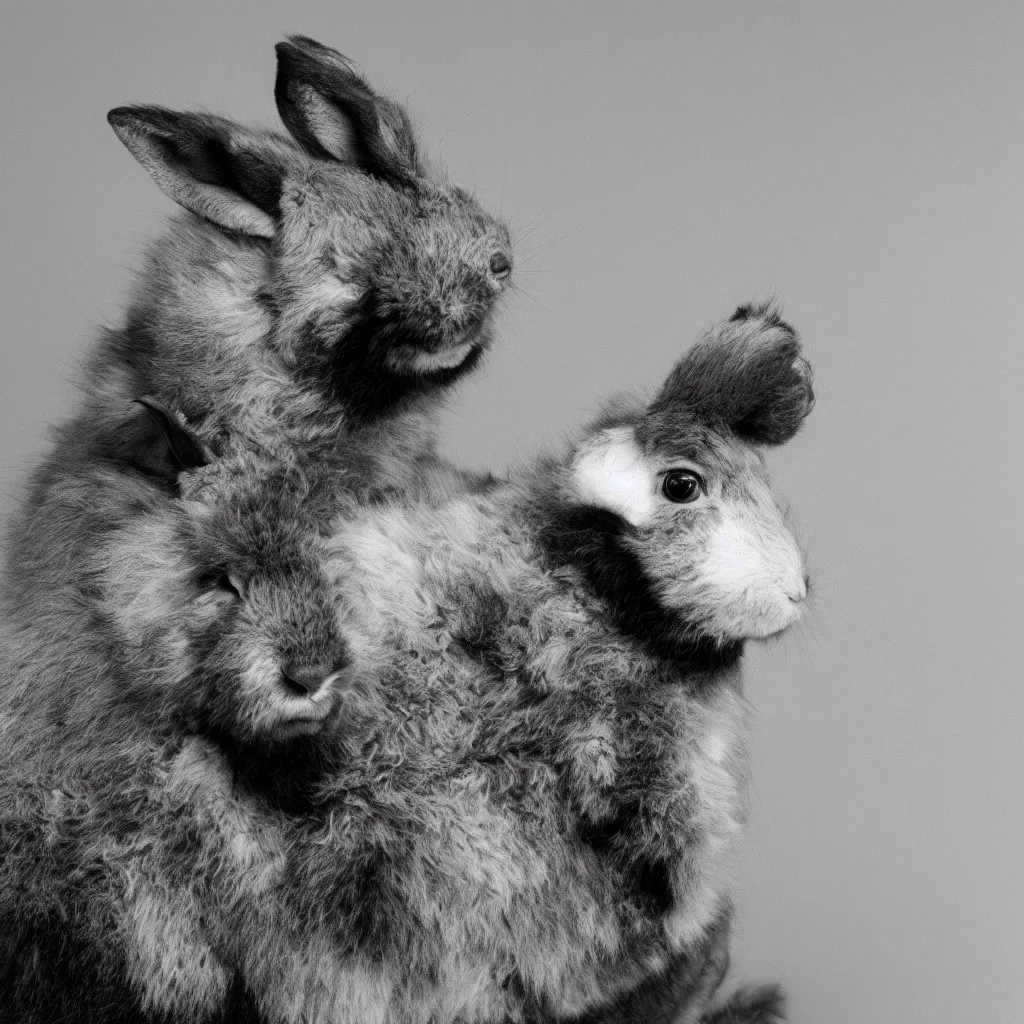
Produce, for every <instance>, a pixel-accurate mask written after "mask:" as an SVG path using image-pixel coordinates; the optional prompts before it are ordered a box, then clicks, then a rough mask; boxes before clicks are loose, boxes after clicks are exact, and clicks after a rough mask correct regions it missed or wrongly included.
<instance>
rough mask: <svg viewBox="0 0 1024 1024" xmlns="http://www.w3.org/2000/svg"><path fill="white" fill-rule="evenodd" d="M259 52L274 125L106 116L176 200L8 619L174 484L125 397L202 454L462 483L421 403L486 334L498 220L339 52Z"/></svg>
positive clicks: (48, 501)
mask: <svg viewBox="0 0 1024 1024" xmlns="http://www.w3.org/2000/svg"><path fill="white" fill-rule="evenodd" d="M278 50H279V67H278V78H277V99H278V106H279V108H280V111H281V114H282V117H283V120H284V122H285V124H286V126H287V127H288V129H289V132H290V134H289V135H284V134H279V133H275V132H270V131H262V130H260V131H257V130H253V129H248V128H245V127H243V126H240V125H237V124H234V123H233V122H230V121H228V120H226V119H223V118H219V117H215V116H213V115H207V114H188V113H176V112H173V111H169V110H164V109H162V108H157V107H124V108H119V109H117V110H114V111H112V112H111V114H110V120H111V123H112V125H113V126H114V128H115V130H116V131H117V133H118V135H119V136H120V138H121V139H122V140H123V141H124V142H125V144H126V145H127V146H128V148H129V149H130V150H131V151H132V153H133V154H135V155H136V156H137V157H138V159H139V160H140V162H142V164H143V165H144V166H145V167H146V168H147V169H148V170H149V171H150V173H151V174H152V175H153V177H154V178H155V179H156V181H157V183H158V184H159V185H160V186H161V188H163V189H164V191H166V192H167V193H168V194H169V195H171V196H172V197H173V198H174V199H176V200H177V201H178V202H179V203H180V204H181V205H182V206H183V207H184V208H185V211H186V212H184V213H183V214H182V215H181V216H179V218H178V219H177V220H175V221H174V222H173V223H172V224H171V226H170V229H169V231H168V232H167V233H166V234H165V235H164V236H163V237H162V238H161V239H159V241H158V242H157V243H156V244H154V245H153V246H152V247H151V248H150V250H149V253H148V255H147V257H146V259H145V261H144V266H143V270H142V273H141V279H140V282H139V285H138V288H137V290H136V293H135V295H134V297H133V298H132V300H131V302H130V303H129V308H128V313H127V317H126V321H125V324H124V326H123V327H122V328H120V329H118V330H112V331H107V332H105V333H104V335H103V337H102V338H101V339H100V341H99V344H98V345H97V346H96V348H95V350H94V351H93V353H92V354H91V356H90V357H89V360H88V362H87V367H86V372H85V374H84V378H83V380H82V389H83V402H82V405H81V408H80V409H79V410H78V411H77V412H76V413H75V414H74V415H72V417H71V418H70V419H69V420H68V421H67V422H65V423H64V424H63V425H62V426H61V427H59V428H58V429H57V430H56V431H55V436H54V443H53V447H52V450H51V452H50V454H49V455H48V456H47V457H46V458H45V459H44V460H43V463H42V465H41V466H40V467H39V468H38V469H37V470H36V471H35V472H34V474H33V475H32V477H31V480H30V484H29V488H28V491H27V494H26V497H25V500H24V502H23V507H22V510H21V512H20V514H19V515H18V516H16V517H15V520H14V522H13V525H12V527H11V528H10V529H9V531H8V543H7V559H6V572H5V586H4V593H3V595H0V602H2V604H3V610H4V614H5V615H7V616H13V617H14V619H16V620H20V621H22V622H23V623H24V624H25V625H26V628H32V624H33V623H41V622H43V621H44V620H45V616H46V615H47V613H48V610H49V609H50V608H51V607H52V605H53V604H54V603H55V602H56V603H60V602H62V601H72V602H74V601H76V600H78V597H77V595H75V594H74V592H73V588H72V586H71V585H70V584H69V582H68V580H69V577H73V576H74V575H75V572H76V566H77V564H78V562H79V560H80V559H82V558H83V557H85V554H86V553H87V551H88V549H89V547H90V546H91V545H92V543H93V542H94V537H95V534H97V533H103V532H104V531H105V530H106V528H107V525H108V524H109V523H111V522H119V521H122V520H124V519H125V518H126V517H128V516H130V515H132V514H133V510H134V509H135V508H136V507H137V506H138V503H140V502H141V503H142V504H146V503H147V502H149V501H150V500H151V499H152V498H154V497H155V496H156V494H157V493H158V492H160V491H163V492H164V493H165V494H168V495H169V494H172V493H173V490H174V479H173V477H169V476H168V475H167V474H166V473H164V472H163V471H164V469H165V468H166V467H165V466H163V465H159V464H150V462H149V461H147V459H146V458H145V457H143V456H142V454H141V453H140V451H139V449H138V445H137V444H136V439H137V437H138V436H139V435H140V434H145V433H146V432H151V430H152V423H151V420H150V417H149V415H148V413H147V412H146V411H145V410H144V409H142V408H140V407H139V405H138V404H137V402H136V400H137V399H140V398H146V399H148V400H149V401H150V403H151V405H152V404H153V403H155V404H156V405H158V406H160V407H161V408H166V409H168V410H169V411H170V412H171V413H172V414H176V415H180V416H182V417H184V420H185V421H187V422H188V424H189V425H190V428H191V430H192V432H193V434H194V435H195V437H196V438H197V443H198V445H199V447H200V448H201V449H202V450H203V451H204V452H205V453H206V454H207V456H211V455H228V454H230V453H232V452H249V453H252V454H256V455H259V456H260V457H261V458H264V459H265V460H267V461H268V462H274V461H281V460H283V461H284V462H288V461H292V462H294V461H295V460H296V459H304V460H307V461H310V462H315V463H316V464H318V465H320V466H324V467H326V466H328V465H329V466H330V467H331V473H332V474H333V477H334V479H335V480H340V481H343V482H344V486H345V487H347V488H348V489H349V490H350V491H351V492H352V493H356V494H360V495H366V494H369V493H372V492H373V491H374V490H375V489H380V490H387V489H389V488H392V489H393V488H406V489H415V488H417V487H419V486H426V481H429V480H433V479H435V478H438V479H443V478H445V477H446V476H448V475H452V476H454V477H455V478H456V479H458V478H459V474H458V473H457V472H456V471H454V470H452V469H450V467H447V466H446V465H445V464H444V463H442V461H441V460H440V459H438V457H437V456H436V453H435V450H434V431H433V419H432V417H433V416H434V413H435V410H436V406H437V402H438V401H439V398H440V396H441V395H442V394H443V393H444V392H445V391H446V389H447V388H448V387H449V386H450V385H451V384H452V383H453V382H454V381H455V380H457V379H458V378H459V377H460V376H461V375H462V374H465V373H466V372H468V371H469V370H470V369H471V368H472V366H473V365H474V364H475V363H476V362H477V360H478V359H479V357H480V355H481V353H482V352H483V351H484V350H485V349H486V347H487V346H488V344H489V342H490V338H491V320H492V315H493V313H494V310H495V308H496V304H497V302H498V300H499V298H500V296H501V294H502V292H503V290H504V288H505V287H506V285H507V282H508V277H509V274H510V272H511V249H510V243H509V237H508V232H507V229H506V228H505V226H504V225H503V224H501V223H500V222H499V221H498V220H496V219H495V218H493V217H491V216H489V215H488V214H487V213H485V212H484V211H483V210H482V209H481V207H480V206H479V205H478V204H477V203H476V201H475V200H474V199H472V198H471V197H470V196H468V195H467V194H466V193H465V192H464V191H462V190H461V189H459V188H457V187H456V186H453V185H450V184H449V183H447V182H446V181H445V180H444V179H442V178H440V177H438V176H437V175H435V174H433V173H432V172H431V171H430V169H429V168H428V167H427V166H426V165H425V163H424V162H423V160H422V159H421V157H420V156H419V151H418V146H417V142H416V139H415V137H414V135H413V133H412V129H411V127H410V123H409V119H408V117H407V115H406V114H405V112H404V111H403V110H402V109H401V108H400V107H398V106H397V105H396V104H394V103H392V102H391V101H389V100H387V99H386V98H384V97H381V96H379V95H377V94H376V93H374V92H373V91H372V90H371V89H370V87H369V86H368V85H366V83H365V82H364V81H363V80H362V79H361V78H360V77H359V76H358V75H356V74H355V72H354V71H353V70H352V68H351V66H350V65H349V64H348V63H347V62H346V61H345V60H344V58H342V57H341V56H340V55H339V54H337V53H336V52H335V51H333V50H330V49H328V48H326V47H323V46H321V45H320V44H318V43H315V42H313V41H312V40H309V39H305V38H302V37H296V38H294V39H292V40H290V41H288V42H286V43H282V44H280V46H279V48H278ZM153 451H154V453H155V454H154V458H157V459H158V460H159V459H162V458H165V457H170V458H172V459H176V458H177V455H176V453H174V452H170V453H169V454H168V453H167V452H164V450H163V449H161V448H160V447H159V445H158V446H157V447H155V448H154V449H153ZM322 478H323V479H327V474H326V473H325V474H323V476H322ZM311 500H312V498H311Z"/></svg>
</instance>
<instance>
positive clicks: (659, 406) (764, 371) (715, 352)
mask: <svg viewBox="0 0 1024 1024" xmlns="http://www.w3.org/2000/svg"><path fill="white" fill-rule="evenodd" d="M813 407H814V389H813V387H812V383H811V366H810V363H808V362H807V360H806V359H804V357H803V356H802V355H801V354H800V339H799V337H798V336H797V333H796V331H794V330H793V328H792V327H790V325H789V324H787V323H786V322H785V321H784V320H783V319H782V317H781V316H780V315H779V312H778V310H777V309H775V308H774V307H773V306H772V305H770V304H767V303H766V304H762V305H757V306H741V307H740V308H739V309H737V310H736V312H735V313H734V314H733V315H732V317H731V318H730V319H728V320H726V321H723V322H722V323H719V324H716V325H715V326H714V327H712V328H711V329H710V330H709V331H708V333H707V334H706V335H705V336H704V337H703V338H701V339H700V341H698V342H697V344H695V345H694V346H693V348H691V349H690V351H689V352H687V353H686V355H685V356H684V357H683V358H682V359H681V360H680V361H679V363H678V364H677V365H676V367H675V369H674V370H673V371H672V373H671V374H670V375H669V378H668V380H667V381H666V382H665V386H664V387H663V388H662V390H661V392H660V394H659V395H658V397H657V398H656V399H655V400H654V402H653V403H652V404H651V407H650V413H651V414H653V415H654V416H655V417H657V418H660V419H664V418H671V417H672V416H674V415H677V414H681V415H683V416H688V417H691V418H696V419H697V420H699V421H701V422H704V423H707V424H709V425H711V426H716V427H719V428H723V429H725V430H728V431H729V432H731V433H733V434H735V435H736V436H738V437H740V438H742V439H743V440H745V441H749V442H750V443H751V444H764V445H778V444H784V443H785V442H786V441H788V440H789V439H790V438H792V437H793V435H794V434H795V433H796V432H797V430H798V429H799V428H800V424H801V423H802V422H803V421H804V419H805V417H806V416H807V415H808V414H809V413H810V411H811V409H812V408H813Z"/></svg>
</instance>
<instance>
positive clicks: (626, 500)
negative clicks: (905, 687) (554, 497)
mask: <svg viewBox="0 0 1024 1024" xmlns="http://www.w3.org/2000/svg"><path fill="white" fill-rule="evenodd" d="M572 479H573V485H574V486H575V489H576V493H577V495H578V497H579V498H580V500H581V501H584V502H586V503H587V504H591V505H597V506H599V507H600V508H606V509H608V510H609V511H611V512H616V513H618V514H619V515H620V516H622V518H623V519H625V520H626V521H627V522H630V523H632V524H633V525H634V526H642V525H643V524H644V523H646V522H648V520H650V518H651V517H652V516H653V515H654V510H655V507H656V503H657V493H656V492H657V488H656V486H655V485H656V474H655V473H654V472H653V471H652V468H651V467H650V466H649V465H648V464H647V462H646V460H645V459H644V457H643V454H642V453H641V452H640V449H639V448H638V447H637V444H636V440H635V439H634V437H633V431H632V430H631V429H630V428H629V427H613V428H611V429H609V430H604V431H602V432H601V433H600V434H599V435H598V436H597V437H596V438H595V439H594V440H593V441H592V442H591V443H590V444H588V445H587V446H586V447H585V448H583V449H582V450H581V451H580V452H579V453H578V454H577V456H576V458H575V459H574V460H573V465H572Z"/></svg>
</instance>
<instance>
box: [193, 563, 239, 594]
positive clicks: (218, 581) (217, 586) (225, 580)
mask: <svg viewBox="0 0 1024 1024" xmlns="http://www.w3.org/2000/svg"><path fill="white" fill-rule="evenodd" d="M199 587H200V589H201V590H220V591H223V592H224V593H225V594H231V595H232V597H238V598H240V597H241V596H242V585H241V583H240V582H239V580H238V578H237V577H236V576H234V575H233V574H232V573H230V572H228V571H227V569H212V570H211V571H210V572H208V573H205V574H204V575H203V576H202V577H200V580H199Z"/></svg>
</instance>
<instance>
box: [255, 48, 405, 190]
mask: <svg viewBox="0 0 1024 1024" xmlns="http://www.w3.org/2000/svg"><path fill="white" fill-rule="evenodd" d="M276 49H277V82H276V84H275V86H274V96H275V98H276V100H277V109H278V112H279V113H280V115H281V120H282V121H284V123H285V126H286V127H287V128H288V131H290V132H291V133H292V135H293V136H294V137H295V139H296V140H297V141H298V142H299V143H300V144H301V145H302V146H304V147H305V149H306V151H307V152H308V153H310V154H311V155H312V156H315V157H318V158H320V159H322V160H323V159H333V160H340V161H342V162H344V163H355V164H357V165H358V166H360V167H362V168H363V170H365V171H368V172H369V173H371V174H376V175H379V176H380V177H384V178H395V179H399V180H402V179H407V178H410V177H412V176H414V175H415V174H416V171H417V167H418V158H417V153H416V136H415V134H414V133H413V130H412V124H411V123H410V121H409V115H408V114H406V112H405V111H404V110H403V109H402V108H401V107H400V106H398V104H396V103H392V102H391V101H390V100H388V99H385V98H384V97H382V96H378V95H377V94H376V93H375V92H374V91H373V90H372V89H371V88H370V87H369V86H368V85H367V84H366V82H364V81H363V79H362V78H360V77H359V76H358V75H357V74H356V73H355V71H354V70H353V68H352V65H351V63H349V61H348V60H347V59H346V58H345V57H343V56H342V55H341V54H340V53H338V51H337V50H332V49H331V48H330V47H329V46H324V45H323V44H322V43H318V42H317V41H316V40H315V39H309V38H308V37H306V36H289V38H288V41H287V42H284V43H278V44H277V47H276Z"/></svg>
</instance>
